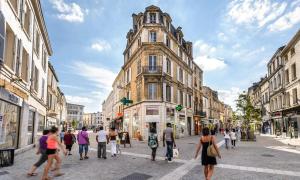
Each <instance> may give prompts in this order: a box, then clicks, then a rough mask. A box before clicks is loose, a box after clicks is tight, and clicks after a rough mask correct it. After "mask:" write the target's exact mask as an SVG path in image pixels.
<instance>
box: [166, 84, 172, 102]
mask: <svg viewBox="0 0 300 180" xmlns="http://www.w3.org/2000/svg"><path fill="white" fill-rule="evenodd" d="M166 101H168V102H171V86H170V85H166Z"/></svg>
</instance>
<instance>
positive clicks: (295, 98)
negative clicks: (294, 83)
mask: <svg viewBox="0 0 300 180" xmlns="http://www.w3.org/2000/svg"><path fill="white" fill-rule="evenodd" d="M293 104H298V97H297V88H295V89H293Z"/></svg>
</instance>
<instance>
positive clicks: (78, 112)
mask: <svg viewBox="0 0 300 180" xmlns="http://www.w3.org/2000/svg"><path fill="white" fill-rule="evenodd" d="M83 112H84V106H83V105H79V104H71V103H67V128H69V127H74V125H76V127H75V128H76V129H81V128H82V127H83Z"/></svg>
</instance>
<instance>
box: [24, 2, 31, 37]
mask: <svg viewBox="0 0 300 180" xmlns="http://www.w3.org/2000/svg"><path fill="white" fill-rule="evenodd" d="M30 19H31V12H30V8H29V6H28V4H27V3H26V12H25V19H24V28H25V31H26V33H27V35H28V36H30Z"/></svg>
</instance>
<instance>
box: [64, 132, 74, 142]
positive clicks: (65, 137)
mask: <svg viewBox="0 0 300 180" xmlns="http://www.w3.org/2000/svg"><path fill="white" fill-rule="evenodd" d="M72 139H73V138H72V134H69V133H67V134H65V136H64V141H65V145H71V144H73V142H72Z"/></svg>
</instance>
